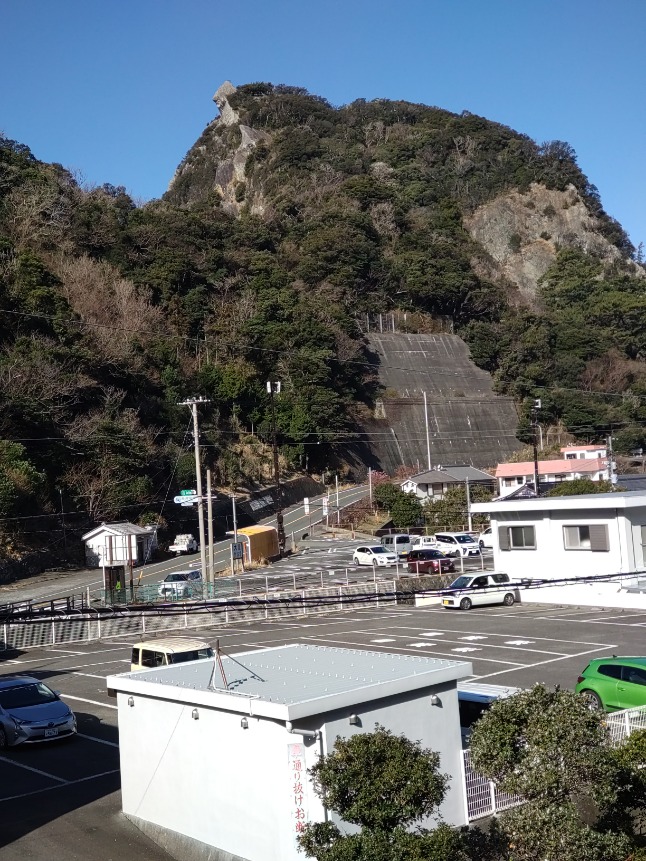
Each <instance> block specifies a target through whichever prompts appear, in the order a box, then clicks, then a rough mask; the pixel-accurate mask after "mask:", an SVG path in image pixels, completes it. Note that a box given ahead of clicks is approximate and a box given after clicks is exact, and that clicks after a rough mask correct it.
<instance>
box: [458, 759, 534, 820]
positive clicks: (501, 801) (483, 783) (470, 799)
mask: <svg viewBox="0 0 646 861" xmlns="http://www.w3.org/2000/svg"><path fill="white" fill-rule="evenodd" d="M462 760H463V767H464V791H465V795H466V800H467V818H468V820H469V822H473V820H474V819H482V818H483V817H485V816H494V815H495V814H496V813H500V812H501V811H502V810H507V809H508V808H510V807H517V806H518V805H519V804H522V803H523V799H522V798H520V797H519V796H518V795H509V793H507V792H502V791H501V790H500V789H498V787H497V786H496V784H495V783H494V782H493V780H489V779H488V778H486V777H484V776H483V775H482V774H478V772H477V771H474V770H473V766H472V765H471V751H470V750H469V749H468V748H467V749H466V750H463V751H462Z"/></svg>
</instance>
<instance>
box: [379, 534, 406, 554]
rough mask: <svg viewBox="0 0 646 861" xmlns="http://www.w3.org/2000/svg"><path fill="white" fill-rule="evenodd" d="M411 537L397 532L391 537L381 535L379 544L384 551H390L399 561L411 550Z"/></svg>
mask: <svg viewBox="0 0 646 861" xmlns="http://www.w3.org/2000/svg"><path fill="white" fill-rule="evenodd" d="M412 542H413V536H412V535H409V534H408V533H404V532H398V533H393V534H392V535H382V536H381V543H382V544H383V545H384V547H385V548H386V550H392V551H393V553H396V554H397V555H398V556H399V558H400V559H405V558H406V556H407V555H408V553H409V552H410V550H412V548H413V543H412Z"/></svg>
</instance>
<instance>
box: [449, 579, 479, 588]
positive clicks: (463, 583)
mask: <svg viewBox="0 0 646 861" xmlns="http://www.w3.org/2000/svg"><path fill="white" fill-rule="evenodd" d="M472 579H473V577H458V579H457V580H454V581H453V583H451V585H450V587H449V588H450V589H466V587H467V586H469V585H470V583H471V580H472Z"/></svg>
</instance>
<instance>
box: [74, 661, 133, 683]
mask: <svg viewBox="0 0 646 861" xmlns="http://www.w3.org/2000/svg"><path fill="white" fill-rule="evenodd" d="M128 663H130V662H129V661H128ZM72 675H73V676H83V677H84V678H86V679H103V681H105V679H106V677H105V676H95V675H93V674H92V673H72Z"/></svg>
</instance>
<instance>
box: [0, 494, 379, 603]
mask: <svg viewBox="0 0 646 861" xmlns="http://www.w3.org/2000/svg"><path fill="white" fill-rule="evenodd" d="M367 493H368V487H367V485H361V486H358V487H350V488H344V489H341V490H339V507H340V508H341V509H343V508H346V507H347V506H348V505H351V504H352V503H353V502H357V501H358V500H359V499H363V498H364V497H365V496H366V495H367ZM322 499H323V496H318V497H316V498H313V499H311V500H310V506H311V507H310V511H311V513H310V514H306V512H305V509H304V506H303V505H294V506H292V507H291V508H289V509H285V511H284V513H283V517H284V524H285V533H286V536H287V538H288V546H291V541H292V535H293V536H294V539H295V540H296V543H297V545H298V543H299V541H300V539H301V538H302V536H303V535H305V534H308V533H309V532H310V531H311V528H312V526H315V525H316V524H320V523H321V522H322V520H323V518H322V514H321V504H320V502H321V500H322ZM335 502H336V500H335V497H334V495H333V496H332V498H331V503H335ZM334 517H335V514H334V513H333V512H332V505H331V506H330V515H329V520H330V522H333V520H334ZM259 522H260V523H262V524H272V525H275V524H276V518H275V517H266V518H264V519H263V520H261V521H259ZM230 544H231V539H230V538H229V539H226V540H224V541H218V542H217V543H215V544H214V549H215V553H214V560H215V566H216V570H219V571H221V570H223V569H224V568H227V567H228V566H229V564H230V558H231V552H230V549H229V547H230ZM199 564H200V554H199V553H194V554H192V555H187V556H180V557H174V558H172V559H168V560H165V561H163V562H153V563H151V564H149V565H145V566H143V567H139V568H136V569H135V571H134V575H133V576H134V581H135V583H142V584H147V583H158V582H160V581H161V580H163V579H164V577H166V575H167V574H170V573H172V572H173V571H182V570H184V569H185V568H189V567H195V565H197V566H198V567H199ZM88 588H89V589H90V591H95V590H100V589H102V588H103V578H102V575H101V570H100V569H90V570H87V569H86V570H83V571H73V572H69V571H47V572H45V573H44V574H41V575H39V576H37V577H31V578H29V579H28V580H18V581H16V582H15V583H6V584H2V585H0V603H3V604H4V603H12V602H22V601H41V600H52V599H54V598H64V597H66V596H67V595H72V594H80V593H82V592H85V591H86V590H87V589H88Z"/></svg>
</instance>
